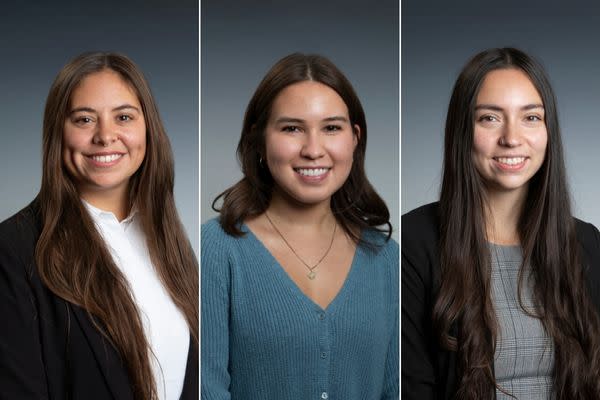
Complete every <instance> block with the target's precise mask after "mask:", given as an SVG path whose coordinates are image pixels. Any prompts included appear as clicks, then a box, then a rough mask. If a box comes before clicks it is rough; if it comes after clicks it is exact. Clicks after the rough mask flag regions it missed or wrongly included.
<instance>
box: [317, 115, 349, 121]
mask: <svg viewBox="0 0 600 400" xmlns="http://www.w3.org/2000/svg"><path fill="white" fill-rule="evenodd" d="M323 121H328V122H332V121H341V122H348V118H346V117H343V116H341V115H336V116H335V117H329V118H325V119H324V120H323Z"/></svg>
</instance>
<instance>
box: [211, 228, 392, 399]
mask: <svg viewBox="0 0 600 400" xmlns="http://www.w3.org/2000/svg"><path fill="white" fill-rule="evenodd" d="M242 230H243V231H244V232H245V235H244V236H243V237H240V238H235V237H232V236H230V235H228V234H226V233H225V232H224V231H223V229H222V228H221V226H220V224H219V222H218V220H217V219H213V220H211V221H209V222H207V223H206V224H204V225H202V232H201V264H200V268H201V272H200V273H201V327H200V329H201V395H202V399H203V400H225V399H234V400H263V399H277V400H310V399H315V400H319V399H320V400H326V399H329V400H383V399H385V400H389V399H398V392H399V390H398V364H399V362H398V342H399V339H398V305H399V296H398V279H399V277H398V273H399V266H398V243H396V242H395V241H394V240H389V241H387V242H386V241H385V238H384V236H383V235H382V234H380V233H378V232H375V231H366V232H363V234H362V235H363V239H365V240H367V241H369V242H374V243H377V244H379V245H380V247H378V248H377V249H375V250H373V249H370V248H368V247H366V246H359V247H358V248H357V250H356V253H355V256H354V259H353V261H352V266H351V269H350V272H349V273H348V276H347V278H346V281H345V283H344V285H343V286H342V289H341V290H340V292H339V293H338V294H337V296H336V297H335V299H334V300H333V301H332V302H331V303H330V304H329V305H328V306H327V308H326V309H322V308H321V307H320V306H318V305H317V304H316V303H314V302H313V301H312V300H310V299H309V298H308V297H306V296H305V295H304V294H303V293H302V292H301V291H300V289H299V288H298V287H297V286H296V285H295V283H294V282H293V281H292V280H291V279H290V278H289V276H288V275H287V274H286V272H285V271H284V270H283V268H282V267H281V266H280V265H279V264H278V263H277V261H276V260H275V259H274V258H273V256H272V255H271V254H270V253H269V251H268V250H267V249H266V248H265V247H264V246H263V244H262V243H261V242H260V241H259V240H258V239H257V238H256V236H254V235H253V234H252V232H251V231H250V230H248V228H247V227H246V226H242Z"/></svg>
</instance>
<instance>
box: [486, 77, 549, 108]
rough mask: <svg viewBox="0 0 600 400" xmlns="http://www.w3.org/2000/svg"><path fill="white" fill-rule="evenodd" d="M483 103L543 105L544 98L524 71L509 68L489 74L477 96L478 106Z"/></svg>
mask: <svg viewBox="0 0 600 400" xmlns="http://www.w3.org/2000/svg"><path fill="white" fill-rule="evenodd" d="M482 103H483V104H488V103H489V104H495V105H505V106H511V105H514V106H518V105H524V104H533V103H542V98H541V96H540V94H539V92H538V90H537V89H536V88H535V86H534V85H533V82H531V79H530V78H529V76H528V75H527V74H526V73H525V72H524V71H522V70H521V69H517V68H508V69H497V70H494V71H490V72H488V73H487V75H486V76H485V78H484V80H483V82H482V84H481V88H480V89H479V93H478V94H477V104H482Z"/></svg>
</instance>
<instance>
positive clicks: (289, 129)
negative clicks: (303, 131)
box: [281, 125, 300, 133]
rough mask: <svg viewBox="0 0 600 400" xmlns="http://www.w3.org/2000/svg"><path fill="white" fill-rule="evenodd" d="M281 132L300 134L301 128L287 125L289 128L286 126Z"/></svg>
mask: <svg viewBox="0 0 600 400" xmlns="http://www.w3.org/2000/svg"><path fill="white" fill-rule="evenodd" d="M281 130H282V131H283V132H290V133H293V132H300V128H299V127H298V126H295V125H287V126H284V127H283V128H281Z"/></svg>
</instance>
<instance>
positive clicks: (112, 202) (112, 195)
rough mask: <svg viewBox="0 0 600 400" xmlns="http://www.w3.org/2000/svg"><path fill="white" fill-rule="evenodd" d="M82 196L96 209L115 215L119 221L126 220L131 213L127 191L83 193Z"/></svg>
mask: <svg viewBox="0 0 600 400" xmlns="http://www.w3.org/2000/svg"><path fill="white" fill-rule="evenodd" d="M80 196H81V198H82V199H83V200H85V201H87V202H88V203H90V204H91V205H93V206H94V207H96V208H99V209H101V210H103V211H108V212H111V213H113V214H114V215H115V217H116V218H117V220H118V221H122V220H124V219H125V218H126V217H127V214H128V213H129V199H128V195H127V191H126V190H120V189H115V190H101V191H100V190H98V191H91V190H90V191H81V192H80Z"/></svg>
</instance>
